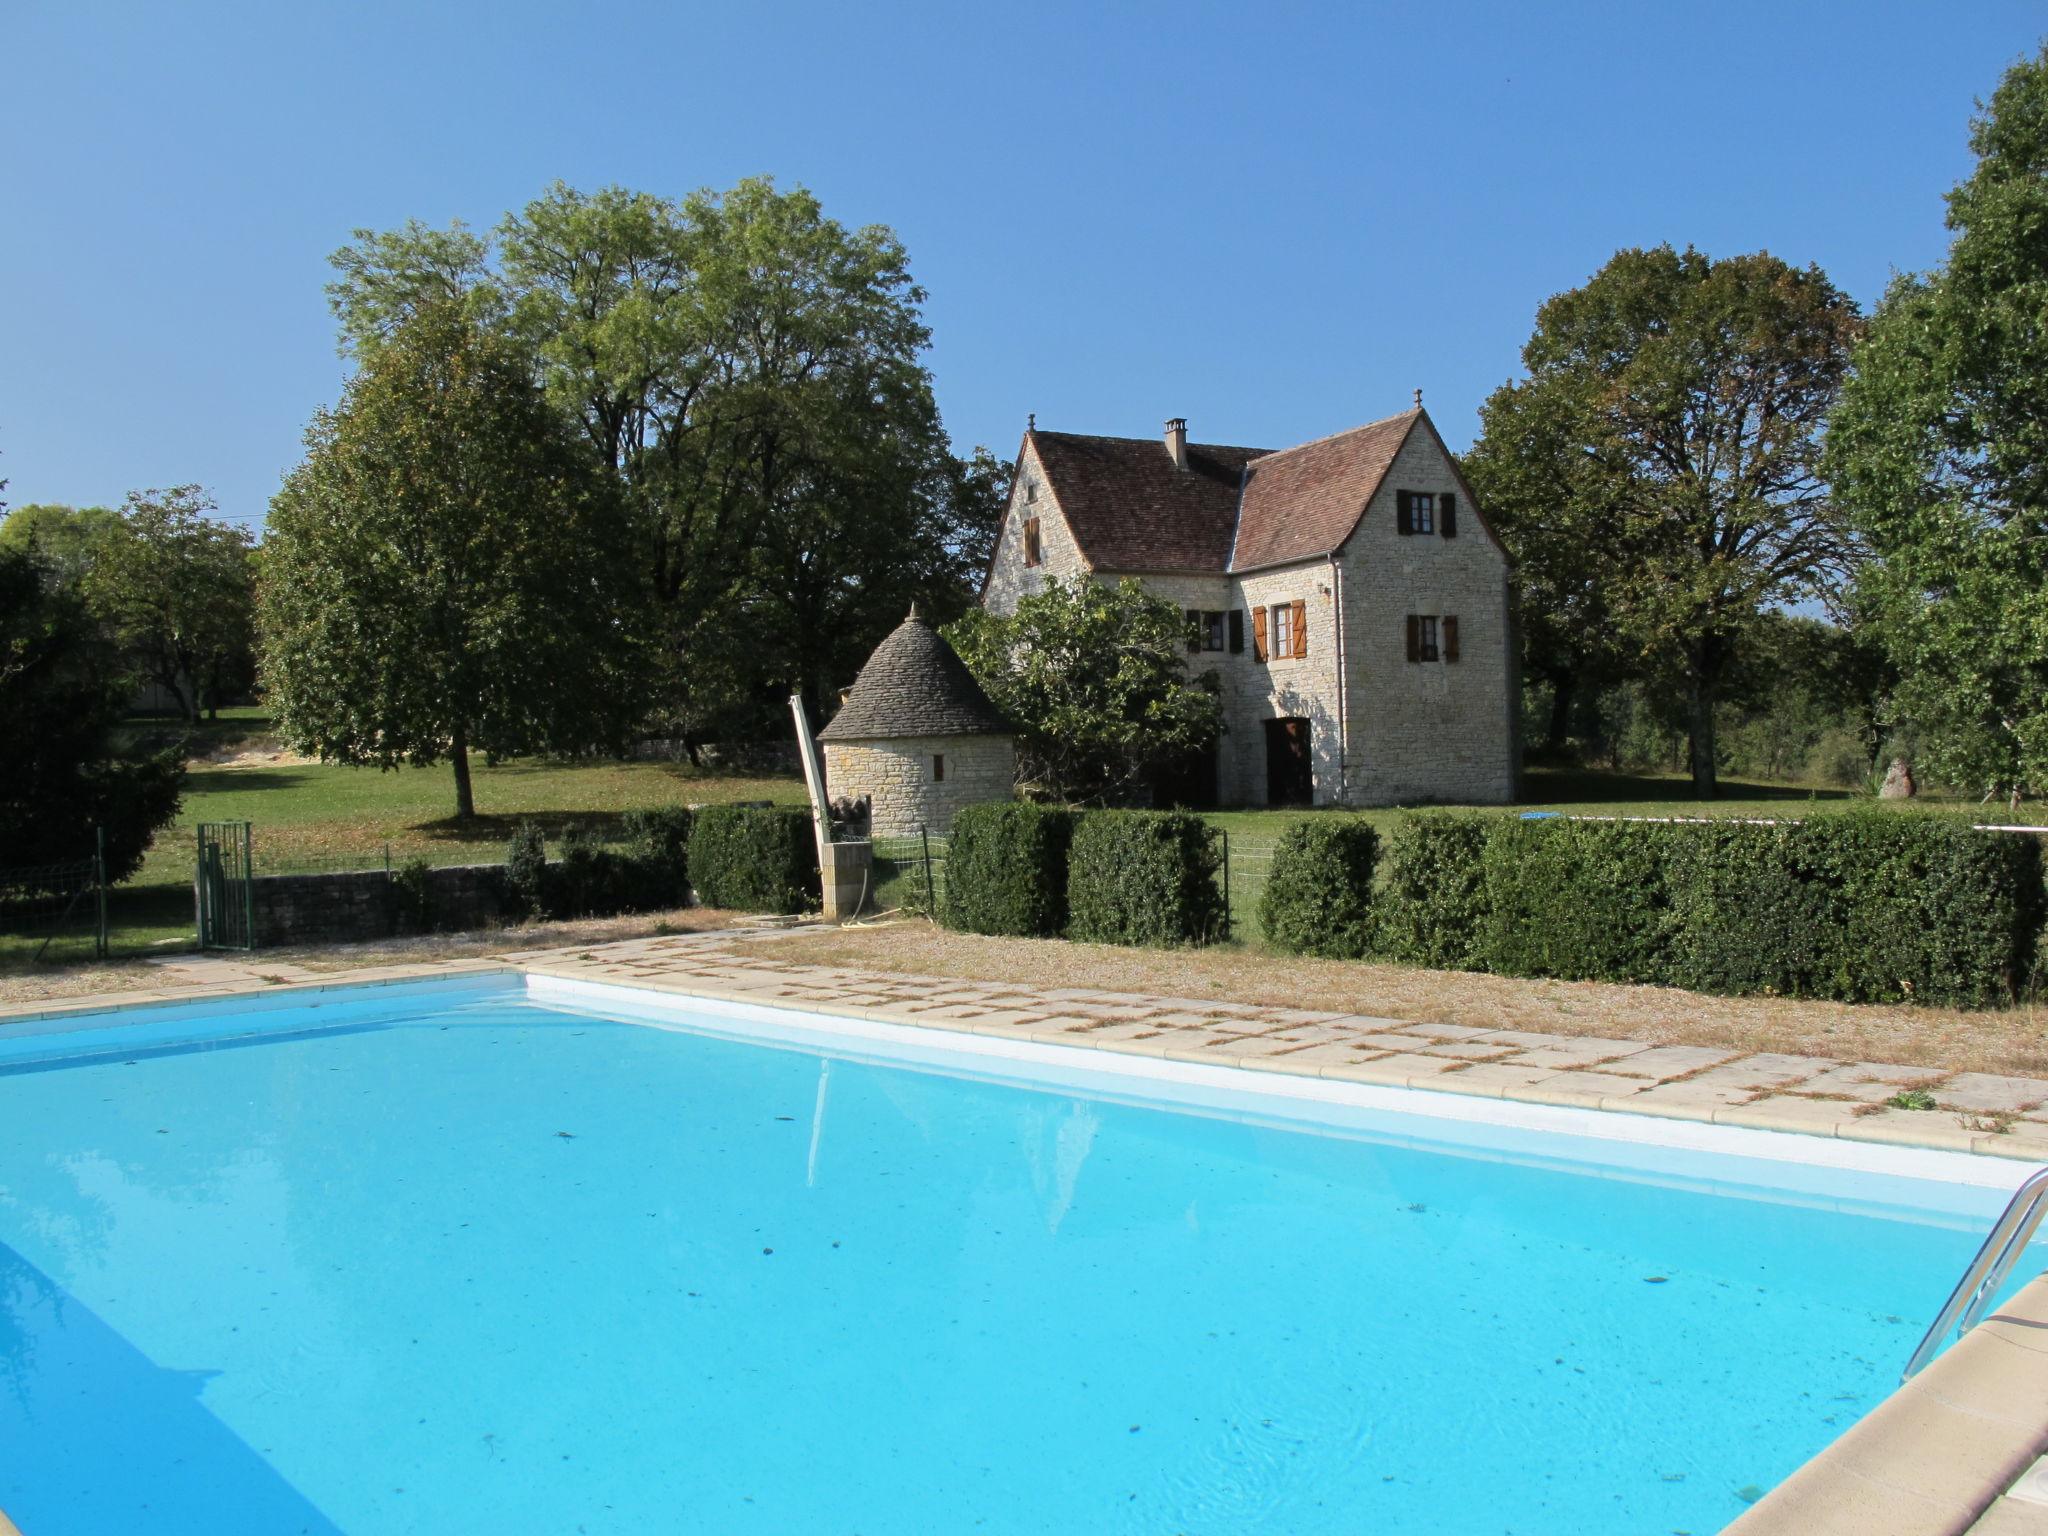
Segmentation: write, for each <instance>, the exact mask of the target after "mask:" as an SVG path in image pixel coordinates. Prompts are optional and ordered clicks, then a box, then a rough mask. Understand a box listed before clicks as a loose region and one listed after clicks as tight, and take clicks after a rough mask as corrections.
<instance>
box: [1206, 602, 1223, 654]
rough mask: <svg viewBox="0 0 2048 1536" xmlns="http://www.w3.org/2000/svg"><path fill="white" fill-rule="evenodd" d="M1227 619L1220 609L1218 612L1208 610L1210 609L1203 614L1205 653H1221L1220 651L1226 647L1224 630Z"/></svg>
mask: <svg viewBox="0 0 2048 1536" xmlns="http://www.w3.org/2000/svg"><path fill="white" fill-rule="evenodd" d="M1225 617H1226V615H1225V614H1224V613H1223V612H1222V611H1221V610H1220V609H1218V610H1208V609H1205V610H1204V611H1203V613H1202V649H1203V650H1205V651H1220V650H1222V649H1223V646H1224V634H1225V629H1224V620H1225Z"/></svg>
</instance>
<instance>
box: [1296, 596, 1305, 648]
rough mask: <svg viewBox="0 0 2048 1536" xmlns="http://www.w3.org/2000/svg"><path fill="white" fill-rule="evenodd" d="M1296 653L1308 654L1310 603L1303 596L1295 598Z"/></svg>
mask: <svg viewBox="0 0 2048 1536" xmlns="http://www.w3.org/2000/svg"><path fill="white" fill-rule="evenodd" d="M1294 654H1295V655H1297V656H1306V655H1307V654H1308V603H1307V601H1306V600H1305V599H1303V598H1296V599H1295V600H1294Z"/></svg>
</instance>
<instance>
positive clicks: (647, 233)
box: [329, 179, 1004, 735]
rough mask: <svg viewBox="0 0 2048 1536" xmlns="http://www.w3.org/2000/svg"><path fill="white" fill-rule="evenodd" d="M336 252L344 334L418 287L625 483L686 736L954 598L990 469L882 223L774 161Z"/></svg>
mask: <svg viewBox="0 0 2048 1536" xmlns="http://www.w3.org/2000/svg"><path fill="white" fill-rule="evenodd" d="M333 261H334V264H335V266H336V268H337V270H338V272H339V274H340V275H339V278H338V280H337V281H336V282H335V283H334V284H333V285H332V286H331V287H330V289H329V293H330V296H331V298H332V300H333V304H334V308H335V312H336V315H337V317H338V319H339V321H340V323H341V328H342V335H343V339H344V346H345V348H346V349H348V350H350V351H352V352H354V353H355V354H356V355H358V356H363V357H367V356H369V355H371V354H372V353H374V351H375V350H376V349H377V348H378V347H379V346H381V345H382V344H383V343H384V340H385V338H387V337H388V336H389V335H390V334H391V333H392V330H393V328H394V326H396V325H397V324H399V322H400V321H401V320H402V319H403V317H404V316H405V315H406V314H408V313H410V312H411V311H412V310H413V309H414V308H416V307H417V306H418V305H420V304H422V303H425V302H454V303H457V304H459V305H460V306H461V307H462V309H463V311H464V312H465V313H466V314H468V315H469V316H470V317H471V318H472V319H474V320H476V321H478V322H479V323H482V324H485V325H488V326H489V327H491V328H493V329H494V330H496V331H497V332H499V333H500V334H502V335H504V336H505V337H507V338H508V339H510V340H512V341H513V342H514V343H516V344H517V345H518V346H519V347H520V348H522V349H523V355H524V356H525V357H526V358H527V359H528V361H529V364H530V367H531V369H532V373H533V376H534V377H535V378H536V379H537V380H538V381H539V382H540V383H541V385H542V386H543V388H544V389H545V391H546V395H547V398H548V399H549V400H550V401H551V402H552V403H553V404H554V406H555V407H556V408H557V409H558V410H559V411H560V412H561V413H562V414H563V415H564V417H565V418H566V419H567V420H569V421H572V422H573V423H574V424H575V425H576V427H577V429H578V430H579V431H580V432H581V433H582V435H583V436H584V438H585V439H586V440H587V441H588V443H589V444H590V446H591V448H592V450H593V452H594V453H595V455H596V456H597V458H598V460H599V461H600V462H601V463H602V464H603V465H604V466H605V467H606V469H607V471H608V472H609V473H610V474H611V475H612V476H613V478H614V479H615V481H616V483H617V485H618V487H619V491H620V495H621V498H622V501H623V504H624V506H625V507H626V509H627V511H628V513H629V514H630V517H631V521H632V529H633V535H632V542H631V547H632V548H633V549H634V550H635V551H636V558H637V559H638V560H639V562H640V564H641V568H642V574H643V577H644V580H645V581H646V583H647V585H648V587H649V589H650V591H651V593H652V595H653V598H654V600H655V603H656V605H657V614H658V619H659V624H658V632H657V640H658V647H657V649H658V653H659V657H660V660H661V663H662V666H661V671H660V674H659V678H658V694H657V696H656V697H655V698H654V699H653V700H652V701H651V702H652V704H653V705H654V708H655V712H656V713H658V714H661V715H664V716H665V717H666V718H667V720H668V721H669V723H670V724H672V725H673V726H675V727H676V728H678V729H680V730H682V731H683V732H684V733H685V734H686V735H690V734H698V733H701V732H702V731H705V730H708V729H710V728H712V727H713V726H714V725H715V724H730V723H736V722H748V721H752V720H753V719H755V717H758V718H759V719H762V720H765V719H769V718H773V716H772V715H768V714H763V713H762V711H764V710H770V711H772V710H773V709H775V708H776V707H777V706H776V700H777V697H778V695H779V694H783V693H786V692H787V690H788V689H789V688H790V687H792V686H795V687H798V688H800V689H802V691H803V692H804V693H805V694H806V696H807V697H808V698H809V699H810V701H811V703H812V705H813V706H814V708H816V707H820V706H822V704H823V702H824V701H825V700H826V699H827V698H829V697H830V696H831V693H832V691H833V690H835V689H836V688H837V686H839V685H840V684H841V683H843V682H845V681H846V680H848V679H849V678H850V677H851V676H852V675H853V672H854V671H855V670H857V668H858V666H859V663H860V662H861V660H862V659H863V658H864V657H865V656H866V655H867V653H868V651H869V650H870V649H872V647H873V645H874V644H875V642H876V641H877V640H879V639H880V637H881V636H882V635H883V634H885V633H887V631H888V630H889V629H890V628H891V627H892V626H893V625H894V623H895V622H896V619H897V618H898V617H899V616H900V615H901V614H902V612H903V611H904V609H905V608H906V607H908V606H909V605H910V604H911V603H913V602H916V603H918V604H920V605H921V606H922V607H923V608H924V610H925V611H927V612H932V613H935V614H937V615H938V616H940V617H941V618H943V617H945V616H947V615H950V614H953V613H957V612H959V611H960V610H961V608H962V607H964V606H965V604H966V602H967V600H968V596H969V594H970V592H971V590H972V587H973V584H974V582H975V581H976V580H977V579H978V577H979V575H980V570H981V564H982V562H983V561H984V560H985V559H986V552H987V547H988V542H989V540H990V539H991V538H992V537H993V532H994V528H995V524H996V521H997V518H998V516H999V514H1000V508H1001V500H1002V492H1003V489H1004V486H1003V484H1002V479H1003V477H1002V476H1001V474H1000V472H999V470H998V468H997V467H996V466H995V465H994V463H993V461H992V460H990V459H988V458H987V456H986V455H980V456H978V457H976V458H975V459H973V460H969V461H961V460H958V459H955V458H954V457H953V455H952V454H951V452H950V450H949V449H948V447H947V445H946V440H945V437H944V433H943V431H942V429H941V426H940V422H939V415H938V410H937V407H936V405H935V404H934V402H933V398H932V389H931V379H930V376H929V374H928V373H927V372H926V370H925V369H924V367H923V365H922V362H921V356H922V353H923V351H924V349H925V347H926V345H927V344H928V342H929V332H928V330H927V328H926V326H925V324H924V321H923V319H922V316H921V314H920V313H919V306H920V304H921V303H922V301H923V298H924V294H923V291H922V290H921V289H919V288H918V287H917V286H916V284H915V283H914V282H912V280H911V278H910V274H909V267H908V259H907V256H906V253H905V252H904V249H903V246H902V244H901V242H900V241H898V240H897V238H896V237H895V235H894V234H892V233H891V232H890V231H888V230H887V229H884V228H881V227H879V226H870V227H867V228H863V229H857V230H849V229H847V228H845V227H844V226H842V225H840V224H839V223H837V222H836V221H834V220H832V219H829V218H827V217H826V216H825V214H824V212H823V210H822V208H821V207H820V205H819V204H818V201H817V199H816V198H814V197H813V196H812V195H811V194H810V193H808V192H805V191H803V190H802V189H800V188H799V189H797V190H795V191H791V192H782V191H779V190H778V189H777V188H776V187H775V186H774V184H773V183H772V182H770V181H767V180H765V179H754V180H748V181H744V182H741V183H740V184H739V185H738V186H736V187H734V188H733V189H732V190H731V191H729V192H726V193H723V194H718V193H713V192H709V191H700V192H697V193H694V194H692V195H691V196H689V197H687V198H684V199H682V200H681V201H672V200H669V199H665V198H658V197H654V196H651V195H648V194H646V193H639V192H630V191H627V190H625V189H622V188H617V187H610V188H605V189H603V190H601V191H599V192H597V193H594V194H585V193H582V192H578V191H575V190H573V189H571V188H569V187H566V186H563V185H560V184H559V183H558V184H557V185H555V186H554V187H552V188H551V189H549V191H548V192H547V193H546V194H545V195H544V196H542V197H540V198H538V199H537V200H535V201H534V202H532V203H530V204H529V205H528V206H527V207H526V208H524V209H523V210H521V211H519V212H517V213H514V214H510V215H508V216H507V217H506V218H505V220H504V221H503V222H502V223H501V224H500V225H499V226H498V228H497V229H496V230H494V231H492V232H491V233H490V234H488V235H481V234H477V233H475V232H473V231H471V230H468V229H466V228H464V227H463V226H461V225H459V224H458V225H455V226H452V227H451V228H449V229H447V230H434V229H430V228H427V227H426V226H423V225H419V224H412V225H408V226H406V227H405V228H403V229H400V230H397V231H393V232H390V233H385V234H377V233H374V232H370V231H358V232H357V239H356V243H355V244H353V245H351V246H349V247H347V248H345V249H344V250H342V251H339V252H337V253H336V254H335V256H334V258H333ZM742 728H744V725H742Z"/></svg>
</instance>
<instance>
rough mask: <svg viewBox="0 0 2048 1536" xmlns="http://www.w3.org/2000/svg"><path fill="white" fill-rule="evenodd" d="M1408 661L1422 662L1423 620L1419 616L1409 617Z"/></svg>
mask: <svg viewBox="0 0 2048 1536" xmlns="http://www.w3.org/2000/svg"><path fill="white" fill-rule="evenodd" d="M1408 659H1409V660H1410V661H1420V660H1422V618H1421V616H1420V615H1419V614H1413V613H1411V614H1409V615H1408Z"/></svg>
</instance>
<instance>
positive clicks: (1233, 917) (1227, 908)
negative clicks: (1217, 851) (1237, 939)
mask: <svg viewBox="0 0 2048 1536" xmlns="http://www.w3.org/2000/svg"><path fill="white" fill-rule="evenodd" d="M1216 835H1217V836H1218V837H1220V838H1222V839H1223V937H1224V938H1226V939H1228V938H1230V937H1232V936H1233V935H1235V934H1236V932H1237V910H1236V909H1235V908H1234V907H1232V906H1231V904H1230V828H1228V827H1218V828H1217V829H1216Z"/></svg>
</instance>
